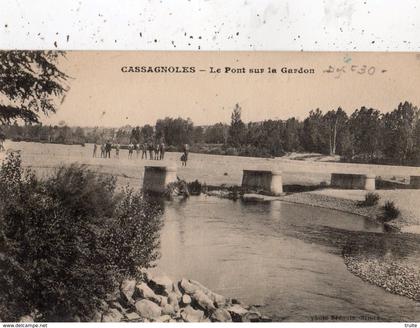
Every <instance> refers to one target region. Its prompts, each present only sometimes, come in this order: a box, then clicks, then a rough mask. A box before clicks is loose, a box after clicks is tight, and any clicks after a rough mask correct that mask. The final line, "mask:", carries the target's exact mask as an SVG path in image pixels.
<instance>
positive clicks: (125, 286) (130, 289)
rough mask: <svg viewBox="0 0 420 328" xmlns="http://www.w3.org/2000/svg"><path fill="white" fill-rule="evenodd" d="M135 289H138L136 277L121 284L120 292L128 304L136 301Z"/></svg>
mask: <svg viewBox="0 0 420 328" xmlns="http://www.w3.org/2000/svg"><path fill="white" fill-rule="evenodd" d="M135 289H136V281H135V280H134V279H125V280H123V282H122V283H121V286H120V293H121V298H122V299H123V301H124V302H126V303H128V304H132V303H134V301H133V295H134V291H135Z"/></svg>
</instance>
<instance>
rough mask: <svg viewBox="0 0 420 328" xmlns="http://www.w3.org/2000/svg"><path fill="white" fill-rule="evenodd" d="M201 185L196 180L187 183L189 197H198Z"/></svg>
mask: <svg viewBox="0 0 420 328" xmlns="http://www.w3.org/2000/svg"><path fill="white" fill-rule="evenodd" d="M201 188H202V186H201V183H200V182H199V181H198V180H195V181H193V182H188V191H189V192H190V194H191V195H194V196H198V195H201Z"/></svg>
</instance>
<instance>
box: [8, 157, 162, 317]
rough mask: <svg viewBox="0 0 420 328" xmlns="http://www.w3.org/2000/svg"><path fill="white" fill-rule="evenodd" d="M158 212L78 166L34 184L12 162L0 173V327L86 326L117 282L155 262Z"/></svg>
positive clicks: (31, 176) (10, 159) (138, 197)
mask: <svg viewBox="0 0 420 328" xmlns="http://www.w3.org/2000/svg"><path fill="white" fill-rule="evenodd" d="M159 229H160V216H159V210H158V208H157V207H156V206H155V204H150V203H148V202H147V201H146V200H145V199H143V197H142V195H140V194H138V193H134V192H132V191H130V190H124V191H123V192H121V193H116V192H115V180H114V179H113V178H110V177H104V176H100V175H95V174H94V173H92V172H91V171H89V170H87V169H86V168H84V167H82V166H77V165H72V166H70V167H61V168H59V169H58V170H57V171H56V172H55V173H54V174H53V176H52V177H50V178H48V179H46V180H38V179H37V178H36V177H35V175H34V174H33V173H31V172H30V171H26V170H23V169H22V168H21V161H20V156H19V155H16V154H11V155H9V156H8V157H7V158H6V160H5V161H4V163H3V165H2V167H1V169H0V249H1V252H0V310H1V319H2V320H7V321H17V320H18V318H19V317H20V316H22V315H25V314H29V313H34V312H37V313H38V316H37V318H36V320H39V321H71V320H73V318H74V317H75V316H76V315H77V316H79V317H80V318H81V319H82V320H89V319H90V318H91V316H92V314H93V312H94V310H95V309H96V308H97V307H98V306H99V304H100V301H101V300H102V299H104V298H105V297H106V296H107V295H108V294H109V293H112V292H113V291H114V290H115V288H116V287H117V286H118V284H119V280H121V279H122V277H126V276H134V275H137V276H140V273H139V272H138V269H139V268H142V267H149V266H151V265H152V264H153V261H154V260H155V259H156V258H157V256H158V237H159Z"/></svg>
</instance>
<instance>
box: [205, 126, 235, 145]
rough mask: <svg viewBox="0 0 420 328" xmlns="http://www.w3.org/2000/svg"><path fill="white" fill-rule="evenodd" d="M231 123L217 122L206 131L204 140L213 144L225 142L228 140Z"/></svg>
mask: <svg viewBox="0 0 420 328" xmlns="http://www.w3.org/2000/svg"><path fill="white" fill-rule="evenodd" d="M228 131H229V125H227V124H224V123H216V124H214V125H212V126H209V127H208V128H207V129H206V130H205V132H204V141H205V142H206V143H211V144H225V143H226V142H227V137H228Z"/></svg>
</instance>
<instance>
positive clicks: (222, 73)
mask: <svg viewBox="0 0 420 328" xmlns="http://www.w3.org/2000/svg"><path fill="white" fill-rule="evenodd" d="M419 90H420V54H418V53H369V52H367V53H351V52H349V53H344V52H324V53H321V52H312V53H311V52H305V53H304V52H199V53H198V52H154V51H150V52H136V51H131V52H130V51H125V52H124V51H113V52H111V51H105V52H94V51H68V52H62V51H50V52H48V51H2V52H0V148H1V151H0V162H1V167H0V319H1V321H3V322H19V321H21V322H79V321H80V322H385V321H386V322H388V321H391V322H414V321H420V235H419V234H420V207H419V199H420V107H419V106H420V92H419ZM40 327H42V326H40Z"/></svg>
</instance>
